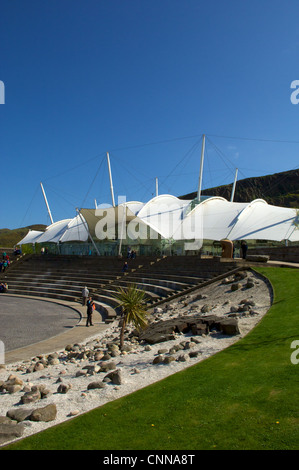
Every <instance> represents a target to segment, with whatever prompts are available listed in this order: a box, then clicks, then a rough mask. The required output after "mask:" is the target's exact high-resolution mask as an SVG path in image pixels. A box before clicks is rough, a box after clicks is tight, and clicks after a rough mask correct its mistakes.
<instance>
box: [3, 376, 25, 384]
mask: <svg viewBox="0 0 299 470" xmlns="http://www.w3.org/2000/svg"><path fill="white" fill-rule="evenodd" d="M6 383H7V384H9V385H23V384H24V382H23V380H22V379H20V378H19V377H18V376H17V375H13V374H11V375H10V376H9V377H8V379H7V381H6Z"/></svg>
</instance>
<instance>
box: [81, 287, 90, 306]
mask: <svg viewBox="0 0 299 470" xmlns="http://www.w3.org/2000/svg"><path fill="white" fill-rule="evenodd" d="M88 296H89V290H88V289H87V287H86V286H85V287H84V289H82V305H83V306H84V305H86V302H87V297H88Z"/></svg>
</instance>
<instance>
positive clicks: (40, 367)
mask: <svg viewBox="0 0 299 470" xmlns="http://www.w3.org/2000/svg"><path fill="white" fill-rule="evenodd" d="M44 368H45V367H44V365H43V364H42V363H41V362H37V363H36V364H35V366H34V368H33V371H34V372H37V371H39V370H43V369H44Z"/></svg>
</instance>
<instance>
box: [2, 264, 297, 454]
mask: <svg viewBox="0 0 299 470" xmlns="http://www.w3.org/2000/svg"><path fill="white" fill-rule="evenodd" d="M258 272H260V273H261V274H264V275H265V276H267V277H268V279H269V280H270V282H271V284H272V286H273V290H274V303H273V306H272V307H271V309H270V310H269V312H268V313H267V314H266V315H265V316H264V318H263V320H262V321H261V322H260V323H259V324H258V326H257V327H255V328H254V329H253V330H252V331H251V332H250V333H249V334H248V335H247V336H246V337H245V338H243V339H242V340H240V341H238V342H237V343H235V344H234V345H233V346H231V347H229V348H227V349H225V350H223V351H221V352H219V353H218V354H216V355H214V356H212V357H210V358H208V359H206V360H205V361H203V362H201V363H199V364H197V365H194V366H192V367H189V368H188V369H185V370H183V371H182V372H179V373H177V374H174V375H172V376H170V377H168V378H166V379H164V380H162V381H160V382H157V383H155V384H153V385H151V386H148V387H146V388H144V389H141V390H139V391H137V392H135V393H133V394H131V395H128V396H126V397H123V398H121V399H118V400H116V401H113V402H111V403H108V404H106V405H104V406H102V407H100V408H97V409H95V410H93V411H91V412H88V413H86V414H84V415H82V416H79V417H77V418H74V419H72V420H69V421H68V422H65V423H63V424H60V425H58V426H54V427H52V428H49V429H47V430H45V431H43V432H41V433H39V434H36V435H33V436H30V437H28V438H26V439H23V440H21V441H19V442H16V443H15V444H12V445H10V446H7V447H6V449H31V450H33V449H39V450H46V449H47V450H54V449H57V450H62V449H77V450H87V449H98V450H140V449H143V450H153V449H154V450H203V449H206V450H209V449H218V450H219V449H226V450H234V449H236V450H245V449H247V450H253V449H256V450H257V449H261V450H262V449H264V450H283V449H285V450H287V449H289V450H290V449H298V448H299V432H298V427H299V414H298V390H299V364H298V365H296V364H292V362H291V354H292V352H294V350H293V349H291V343H292V341H294V340H299V328H298V325H299V270H297V269H288V268H268V267H263V268H259V269H258ZM298 358H299V354H298Z"/></svg>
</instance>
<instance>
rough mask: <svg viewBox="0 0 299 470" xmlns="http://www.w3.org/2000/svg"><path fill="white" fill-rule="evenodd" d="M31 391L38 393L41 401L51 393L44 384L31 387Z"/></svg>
mask: <svg viewBox="0 0 299 470" xmlns="http://www.w3.org/2000/svg"><path fill="white" fill-rule="evenodd" d="M31 391H32V392H37V391H39V393H40V395H41V398H42V399H43V398H46V397H48V396H49V395H51V393H52V392H51V391H50V390H49V389H48V388H47V387H46V385H44V384H40V385H33V387H31Z"/></svg>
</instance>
